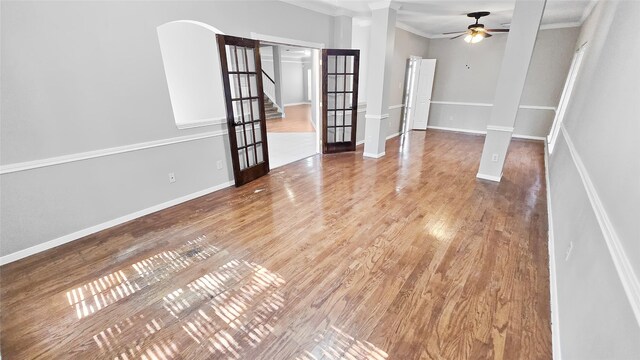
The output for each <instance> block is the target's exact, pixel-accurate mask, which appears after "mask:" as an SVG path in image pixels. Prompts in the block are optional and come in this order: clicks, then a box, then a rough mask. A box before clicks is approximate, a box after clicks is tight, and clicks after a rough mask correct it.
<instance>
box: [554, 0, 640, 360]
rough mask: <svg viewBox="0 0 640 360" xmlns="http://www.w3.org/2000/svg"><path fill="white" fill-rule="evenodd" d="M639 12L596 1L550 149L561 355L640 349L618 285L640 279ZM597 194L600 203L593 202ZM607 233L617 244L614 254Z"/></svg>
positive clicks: (614, 354)
mask: <svg viewBox="0 0 640 360" xmlns="http://www.w3.org/2000/svg"><path fill="white" fill-rule="evenodd" d="M638 17H640V3H638V2H619V3H618V2H613V1H600V2H599V3H598V4H597V5H596V8H595V10H594V11H593V13H592V14H591V16H590V17H589V18H588V19H587V21H586V22H585V23H584V25H583V27H582V29H581V32H580V35H579V38H578V41H577V43H576V47H575V48H577V47H578V46H580V45H581V44H583V43H584V42H585V41H586V42H588V43H587V46H588V47H587V49H586V52H585V56H584V60H583V63H582V67H581V70H580V73H579V74H578V78H577V81H576V86H575V88H574V92H573V96H572V98H571V100H570V103H569V106H568V108H567V112H566V117H565V120H564V126H565V129H566V133H565V132H562V133H561V135H560V136H559V138H558V141H557V145H556V148H555V150H554V152H553V154H551V156H550V163H549V177H550V188H549V191H550V196H551V203H550V208H551V215H552V223H553V228H552V231H553V238H552V242H551V244H550V246H552V248H553V250H554V252H555V259H552V260H553V261H555V266H556V273H557V274H556V280H557V295H558V311H557V314H558V317H559V329H560V331H559V336H560V346H561V349H562V359H564V360H568V359H637V358H638V357H639V356H640V341H639V340H640V325H639V322H640V319H638V318H636V317H634V313H633V311H632V307H631V304H632V302H631V301H630V298H629V297H628V296H627V293H626V292H625V290H624V288H623V283H625V282H626V283H630V282H629V279H630V278H631V277H632V276H633V275H634V274H635V276H636V278H637V279H638V278H640V225H639V224H640V222H639V221H638V220H639V219H640V160H639V158H640V142H639V141H638V134H640V121H638V114H639V113H640V105H639V104H640V103H639V102H638V94H640V85H639V82H638V80H639V79H640V71H639V70H638V63H640V47H639V46H637V39H636V38H635V37H636V36H635V33H636V31H637V23H636V21H637V19H638ZM596 30H597V31H596ZM566 134H568V137H567V136H566ZM571 144H573V145H574V146H573V147H572V146H571ZM576 159H580V161H577V160H576ZM581 164H583V165H581ZM583 178H585V179H586V180H587V181H588V182H591V183H592V184H593V188H592V189H594V190H595V193H594V192H593V191H589V187H587V186H585V185H584V183H583ZM594 194H597V197H598V198H599V199H600V201H601V204H602V206H601V207H599V206H597V205H596V206H593V205H592V201H590V199H595V197H594ZM595 203H596V204H597V202H595ZM596 214H600V215H602V214H605V215H606V216H607V217H608V218H609V219H610V222H611V225H612V228H613V232H614V233H615V234H617V236H615V235H614V236H607V235H606V234H607V232H605V231H604V229H603V228H601V227H600V225H599V223H598V220H597V217H596ZM608 241H609V242H610V243H611V242H613V243H618V244H619V245H620V247H621V249H622V252H621V253H616V252H611V251H610V248H609V246H608V245H607V242H608ZM570 247H572V249H571V252H570V255H569V257H568V258H567V256H566V254H567V251H568V250H569V248H570ZM625 259H626V261H627V263H628V264H630V267H631V270H630V271H629V272H625V271H622V272H619V271H618V270H617V269H616V266H615V263H616V262H617V263H623V262H624V261H625ZM636 281H637V280H636ZM631 299H635V301H636V302H639V305H640V299H638V298H637V297H636V298H633V297H632V298H631Z"/></svg>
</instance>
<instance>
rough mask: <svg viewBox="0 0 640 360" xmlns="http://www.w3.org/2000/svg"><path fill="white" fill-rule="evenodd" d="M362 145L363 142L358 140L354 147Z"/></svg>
mask: <svg viewBox="0 0 640 360" xmlns="http://www.w3.org/2000/svg"><path fill="white" fill-rule="evenodd" d="M362 144H364V140H360V141H357V142H356V146H358V145H362Z"/></svg>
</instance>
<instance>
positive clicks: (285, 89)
mask: <svg viewBox="0 0 640 360" xmlns="http://www.w3.org/2000/svg"><path fill="white" fill-rule="evenodd" d="M262 63H263V64H264V65H265V67H267V68H271V69H273V60H272V59H268V58H263V59H262ZM305 64H306V65H308V64H309V63H303V62H301V61H298V60H287V59H285V60H283V61H282V64H281V65H282V66H281V71H282V84H281V86H282V101H283V102H284V105H285V106H287V105H289V104H296V103H301V102H307V99H306V91H307V89H306V87H305V80H304V76H306V73H305V70H304V66H305ZM272 74H273V72H270V73H269V76H272ZM272 77H273V76H272Z"/></svg>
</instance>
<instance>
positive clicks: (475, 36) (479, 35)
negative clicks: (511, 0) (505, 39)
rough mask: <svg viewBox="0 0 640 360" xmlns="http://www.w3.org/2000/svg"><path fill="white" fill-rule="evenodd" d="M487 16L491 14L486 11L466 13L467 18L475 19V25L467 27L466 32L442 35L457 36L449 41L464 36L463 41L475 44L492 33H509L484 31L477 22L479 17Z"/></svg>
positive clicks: (500, 30) (506, 30)
mask: <svg viewBox="0 0 640 360" xmlns="http://www.w3.org/2000/svg"><path fill="white" fill-rule="evenodd" d="M489 14H491V13H490V12H488V11H476V12H472V13H468V14H467V16H468V17H470V18H475V19H476V23H475V24H471V25H469V26H468V27H467V30H466V31H453V32H448V33H443V34H442V35H453V34H459V35H457V36H454V37H452V38H451V40H453V39H457V38H459V37H461V36H463V35H466V36H465V37H464V41H466V42H468V43H471V44H475V43H477V42H480V41H482V40H483V39H484V38H488V37H491V36H492V35H491V34H490V33H492V32H494V33H500V32H509V29H485V28H484V24H478V21H479V20H480V18H481V17H484V16H487V15H489Z"/></svg>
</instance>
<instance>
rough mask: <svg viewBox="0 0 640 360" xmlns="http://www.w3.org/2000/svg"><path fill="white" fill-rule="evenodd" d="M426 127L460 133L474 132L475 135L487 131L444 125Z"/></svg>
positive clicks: (484, 133)
mask: <svg viewBox="0 0 640 360" xmlns="http://www.w3.org/2000/svg"><path fill="white" fill-rule="evenodd" d="M427 129H434V130H443V131H453V132H461V133H467V134H475V135H487V132H486V131H482V130H472V129H460V128H451V127H444V126H431V125H427Z"/></svg>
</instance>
